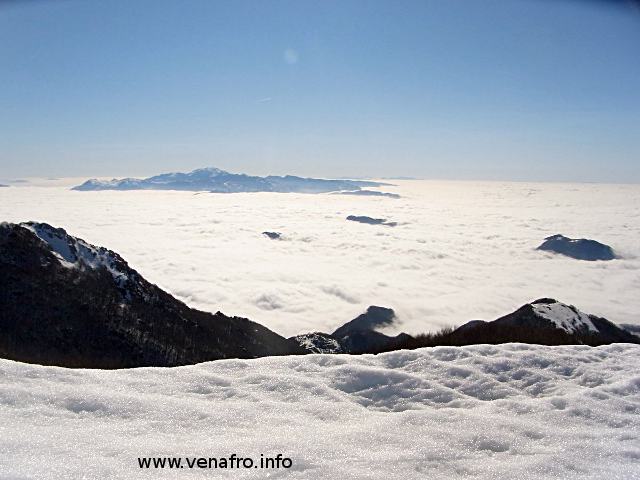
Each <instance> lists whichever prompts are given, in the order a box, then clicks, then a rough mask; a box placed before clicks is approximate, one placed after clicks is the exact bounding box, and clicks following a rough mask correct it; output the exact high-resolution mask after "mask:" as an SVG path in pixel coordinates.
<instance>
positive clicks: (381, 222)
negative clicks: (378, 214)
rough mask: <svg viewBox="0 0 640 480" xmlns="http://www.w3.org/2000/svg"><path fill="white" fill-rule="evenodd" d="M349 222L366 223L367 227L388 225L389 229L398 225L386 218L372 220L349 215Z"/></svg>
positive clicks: (362, 216)
mask: <svg viewBox="0 0 640 480" xmlns="http://www.w3.org/2000/svg"><path fill="white" fill-rule="evenodd" d="M347 220H350V221H352V222H359V223H366V224H367V225H386V226H387V227H395V226H396V225H397V224H398V223H397V222H388V221H387V219H386V218H371V217H367V216H364V215H360V216H358V215H349V216H348V217H347Z"/></svg>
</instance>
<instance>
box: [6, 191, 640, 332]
mask: <svg viewBox="0 0 640 480" xmlns="http://www.w3.org/2000/svg"><path fill="white" fill-rule="evenodd" d="M51 183H53V184H54V185H55V186H49V187H34V186H20V187H18V186H16V187H11V188H6V189H0V220H6V221H14V222H18V221H26V220H39V221H46V222H48V223H51V224H52V225H55V226H61V227H64V228H65V229H67V230H68V231H69V233H71V234H73V235H77V236H80V237H82V238H84V239H85V240H87V241H89V242H91V243H93V244H96V245H101V246H106V247H108V248H111V249H113V250H115V251H117V252H118V253H120V254H121V255H122V256H123V257H124V258H125V259H126V260H127V261H128V262H129V263H130V264H131V266H133V267H134V268H136V269H138V270H139V271H140V272H141V273H142V274H143V275H144V276H145V277H146V278H147V279H149V280H150V281H151V282H154V283H157V284H158V285H160V286H161V287H162V288H164V289H166V290H168V291H169V292H171V293H173V294H174V295H176V296H177V297H179V298H180V299H182V300H184V301H185V302H187V303H188V304H189V305H190V306H193V307H196V308H199V309H202V310H207V311H211V312H215V311H217V310H221V311H223V312H224V313H227V314H229V315H240V316H245V317H248V318H250V319H252V320H255V321H257V322H260V323H262V324H264V325H266V326H268V327H269V328H271V329H273V330H275V331H276V332H278V333H280V334H283V335H287V336H290V335H294V334H297V333H302V332H309V331H315V330H324V331H332V330H333V329H335V328H336V327H338V326H339V325H341V324H342V323H344V322H346V321H348V320H351V319H352V318H354V317H355V316H357V315H358V314H360V313H362V312H363V311H364V310H365V309H366V308H367V306H369V305H372V304H375V305H381V306H386V307H392V308H394V309H395V310H396V311H397V312H398V314H399V316H400V320H401V328H402V329H403V330H406V331H408V332H411V333H417V332H422V331H427V330H432V329H435V328H438V327H439V326H442V325H450V324H461V323H463V322H466V321H468V320H471V319H477V318H481V319H494V318H497V317H498V316H500V315H502V314H505V313H508V312H509V311H511V310H513V309H514V308H516V307H518V306H520V305H521V304H522V303H524V302H526V301H528V300H532V299H535V298H538V297H543V296H550V297H555V298H558V299H559V300H562V301H564V302H566V303H573V304H575V305H576V306H578V307H579V308H580V309H581V310H582V311H585V312H589V313H595V314H598V315H602V316H605V317H607V318H609V319H610V320H612V321H614V322H620V323H640V316H639V314H638V312H640V296H639V295H638V294H637V292H638V291H639V290H640V244H639V243H638V242H637V239H638V238H640V186H633V185H593V184H580V185H567V184H525V183H498V182H483V183H474V182H441V181H439V182H435V181H397V182H395V183H398V184H400V186H399V187H388V188H385V190H386V191H393V192H396V193H400V194H401V195H402V198H400V199H397V200H396V199H394V200H390V199H386V198H375V197H353V196H346V195H299V194H270V193H258V194H231V195H224V194H201V195H193V194H192V193H191V192H160V191H155V192H154V191H149V192H144V191H138V192H72V191H69V190H68V189H66V188H65V187H62V186H61V185H63V184H64V182H63V181H62V180H61V181H59V182H42V183H41V184H42V185H50V184H51ZM67 183H68V182H67ZM71 183H74V182H71ZM75 183H78V182H77V181H75ZM350 214H362V215H369V216H371V217H376V218H377V217H381V218H388V219H389V220H391V221H397V222H399V225H398V226H397V227H395V228H387V227H381V226H375V225H363V224H359V223H356V222H348V221H346V220H345V217H346V216H347V215H350ZM263 231H278V232H282V234H283V237H284V238H286V241H273V240H270V239H268V238H266V237H265V236H264V235H262V232H263ZM554 233H564V234H566V235H568V236H571V237H588V238H594V239H596V240H599V241H602V242H604V243H607V244H610V245H612V246H613V247H614V248H615V249H617V250H618V251H619V252H620V253H621V254H623V255H624V256H625V257H626V258H625V259H622V260H615V261H612V262H595V263H592V262H581V261H577V260H572V259H569V258H564V257H558V256H553V255H550V254H548V253H542V252H537V251H535V250H534V249H535V247H536V246H538V245H539V244H540V243H541V241H542V239H543V238H544V237H546V236H548V235H551V234H554Z"/></svg>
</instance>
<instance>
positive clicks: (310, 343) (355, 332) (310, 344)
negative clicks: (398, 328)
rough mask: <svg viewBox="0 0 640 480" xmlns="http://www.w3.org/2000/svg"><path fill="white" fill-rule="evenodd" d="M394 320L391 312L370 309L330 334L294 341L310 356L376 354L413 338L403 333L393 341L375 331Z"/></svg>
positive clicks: (389, 337) (307, 335) (309, 336)
mask: <svg viewBox="0 0 640 480" xmlns="http://www.w3.org/2000/svg"><path fill="white" fill-rule="evenodd" d="M395 319H396V316H395V312H394V311H393V310H392V309H390V308H385V307H377V306H370V307H369V308H368V309H367V311H366V312H365V313H363V314H361V315H359V316H358V317H356V318H354V319H353V320H351V321H350V322H347V323H345V324H344V325H342V326H341V327H340V328H338V329H336V330H335V331H334V332H333V333H331V334H328V333H321V332H314V333H310V334H305V335H298V336H296V337H293V339H294V340H296V341H297V342H298V343H299V344H300V345H301V346H302V347H303V348H305V349H306V350H307V351H309V352H310V353H375V352H378V351H382V350H388V349H394V347H395V346H396V345H398V344H400V343H401V342H406V341H407V340H409V339H411V338H412V337H410V336H409V335H407V334H405V333H401V334H399V335H397V336H394V337H392V336H389V335H385V334H384V333H381V332H378V331H376V329H378V328H382V327H386V326H390V325H392V324H393V323H394V321H395Z"/></svg>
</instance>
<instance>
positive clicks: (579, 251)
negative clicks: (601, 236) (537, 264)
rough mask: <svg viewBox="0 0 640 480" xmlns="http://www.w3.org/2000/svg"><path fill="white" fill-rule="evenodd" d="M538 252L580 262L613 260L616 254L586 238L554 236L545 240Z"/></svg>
mask: <svg viewBox="0 0 640 480" xmlns="http://www.w3.org/2000/svg"><path fill="white" fill-rule="evenodd" d="M537 249H538V250H544V251H548V252H554V253H559V254H561V255H565V256H567V257H571V258H575V259H578V260H588V261H595V260H613V259H615V258H616V254H615V252H614V251H613V249H612V248H611V247H610V246H608V245H605V244H604V243H600V242H596V241H595V240H588V239H586V238H579V239H575V238H568V237H565V236H564V235H552V236H550V237H547V238H545V239H544V242H543V243H542V245H540V246H539V247H538V248H537Z"/></svg>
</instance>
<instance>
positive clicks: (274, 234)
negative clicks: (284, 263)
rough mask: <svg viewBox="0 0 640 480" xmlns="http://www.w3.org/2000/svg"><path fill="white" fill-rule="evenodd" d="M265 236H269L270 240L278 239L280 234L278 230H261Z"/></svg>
mask: <svg viewBox="0 0 640 480" xmlns="http://www.w3.org/2000/svg"><path fill="white" fill-rule="evenodd" d="M262 234H263V235H264V236H265V237H268V238H270V239H271V240H280V238H281V237H282V234H281V233H280V232H262Z"/></svg>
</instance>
